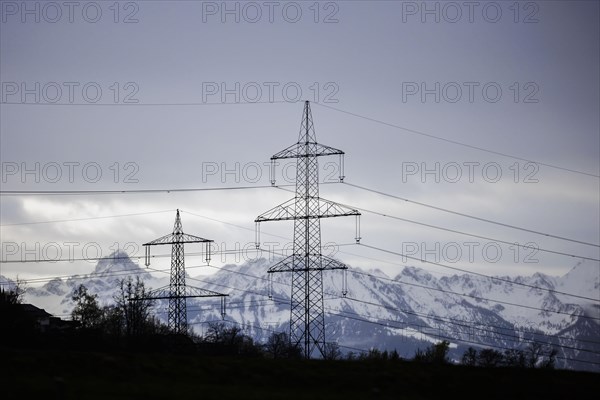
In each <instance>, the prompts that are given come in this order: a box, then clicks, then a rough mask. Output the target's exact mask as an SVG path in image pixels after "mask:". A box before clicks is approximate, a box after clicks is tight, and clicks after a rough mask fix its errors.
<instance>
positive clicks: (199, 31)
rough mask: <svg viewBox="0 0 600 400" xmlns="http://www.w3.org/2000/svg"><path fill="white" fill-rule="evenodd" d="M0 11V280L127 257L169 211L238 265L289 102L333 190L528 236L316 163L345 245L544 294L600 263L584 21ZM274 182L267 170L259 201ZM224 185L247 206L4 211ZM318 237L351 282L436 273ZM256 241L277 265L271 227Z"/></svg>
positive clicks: (267, 12) (280, 237) (18, 5)
mask: <svg viewBox="0 0 600 400" xmlns="http://www.w3.org/2000/svg"><path fill="white" fill-rule="evenodd" d="M0 3H1V6H2V15H1V18H2V19H1V23H0V81H1V83H2V88H1V89H2V92H1V96H2V98H1V104H0V156H1V162H2V183H1V184H2V192H3V193H2V196H1V197H0V205H1V214H0V216H1V219H2V223H1V224H2V227H1V231H0V233H1V243H2V263H1V264H0V267H1V271H0V273H1V274H2V275H4V276H6V277H9V278H12V279H14V278H15V277H16V276H17V275H18V276H19V277H21V278H23V279H33V278H40V277H52V276H65V275H72V274H81V273H87V272H90V271H92V270H93V267H94V265H95V262H85V261H83V262H82V261H73V262H68V261H67V262H56V263H48V262H44V263H17V262H15V261H19V260H23V259H27V260H33V259H41V260H44V259H46V260H47V259H50V258H54V257H56V254H57V253H56V252H57V251H58V252H59V253H60V254H61V257H62V258H69V257H73V258H85V257H95V256H97V255H108V254H110V252H111V251H112V250H114V249H115V248H117V247H120V248H125V250H127V251H128V252H129V253H130V254H131V255H132V256H140V255H142V254H143V251H142V249H141V247H140V246H141V244H142V243H145V242H147V241H150V240H152V239H155V238H157V237H159V236H162V235H164V234H167V233H169V232H171V230H172V224H173V220H174V216H175V209H177V208H179V209H181V210H182V211H183V212H182V218H183V227H184V231H186V232H187V233H190V234H194V235H198V236H202V237H206V238H210V239H213V240H215V243H216V245H217V247H218V248H219V249H221V250H222V249H223V247H226V248H227V249H234V248H236V246H237V247H239V248H241V249H244V248H248V249H251V248H252V247H253V242H254V223H253V221H254V218H255V217H256V216H258V215H259V214H261V213H263V212H264V211H267V210H268V209H270V208H272V207H274V206H275V205H277V204H279V203H281V202H283V201H285V200H287V199H288V198H290V197H291V196H292V194H291V193H289V192H286V191H284V190H281V189H277V188H268V187H266V188H265V187H262V186H268V185H270V182H269V168H268V166H267V165H268V164H267V163H268V162H269V158H270V157H271V155H273V154H275V153H276V152H278V151H280V150H282V149H283V148H285V147H287V146H289V145H291V144H292V143H294V142H295V141H296V140H297V137H298V131H299V128H300V121H301V115H302V108H303V104H302V101H303V100H309V101H311V102H312V104H311V108H312V115H313V119H314V123H315V129H316V134H317V139H318V141H319V142H320V143H323V144H326V145H329V146H332V147H335V148H339V149H342V150H343V151H345V152H346V158H345V182H347V183H349V184H354V185H358V186H362V187H366V188H369V189H373V190H377V191H380V192H383V193H386V194H390V195H394V196H398V197H401V198H406V199H410V200H413V201H416V202H421V203H425V204H427V205H431V206H435V207H438V208H443V209H448V210H452V211H455V212H457V213H461V214H468V215H470V216H475V217H478V218H482V219H487V220H492V221H496V222H500V223H502V224H506V225H512V226H518V227H521V228H525V229H527V230H530V231H536V232H541V233H545V234H547V235H540V234H536V233H533V232H526V231H524V230H517V229H512V228H510V227H507V226H501V225H498V224H493V223H489V222H485V221H482V220H480V219H474V218H469V217H466V216H464V215H458V214H452V213H448V212H444V211H440V210H436V209H433V208H430V207H425V206H423V205H419V204H415V203H410V202H405V201H402V200H399V199H397V198H392V197H389V196H384V195H381V194H377V193H374V192H369V191H366V190H363V189H360V188H357V187H355V186H350V185H345V184H333V183H332V182H333V181H335V178H336V177H337V176H338V175H339V169H338V166H337V162H338V160H337V158H331V159H325V158H323V159H320V160H319V161H320V169H321V171H320V178H321V181H324V182H327V184H326V185H321V195H322V196H323V197H324V198H327V199H330V200H334V201H338V202H340V203H344V204H347V205H351V206H353V207H358V208H360V209H364V210H369V211H373V212H376V213H371V212H367V211H363V216H362V219H361V236H362V243H364V244H366V245H370V246H376V247H379V248H382V249H385V250H389V251H392V252H396V253H404V254H408V255H411V256H412V257H416V258H425V259H427V260H429V261H438V262H439V263H440V264H443V265H447V266H452V267H456V268H461V269H467V270H470V271H477V272H479V273H485V274H490V275H511V276H514V275H524V274H532V273H534V272H536V271H539V272H544V273H548V274H551V275H562V274H564V273H566V272H567V271H568V270H569V269H570V268H572V267H573V266H574V265H575V264H576V263H577V262H578V261H580V258H581V257H587V258H592V259H598V258H600V251H599V247H598V243H599V242H600V228H599V226H600V206H599V204H600V198H599V197H600V180H599V177H598V176H599V175H600V164H599V163H600V162H599V160H600V154H599V153H600V133H599V132H600V126H599V124H600V122H599V111H598V110H599V109H600V100H599V87H600V82H599V73H598V71H599V70H600V62H599V49H600V45H599V37H600V29H599V20H600V18H599V13H600V12H599V3H598V2H597V1H536V2H518V3H515V2H513V1H496V2H484V1H481V2H479V1H478V2H462V1H460V2H410V1H332V2H325V1H323V2H314V1H306V2H305V1H297V2H286V1H283V2H279V1H275V2H262V1H258V2H245V1H244V2H234V1H228V2H220V1H219V2H203V1H173V2H171V1H121V2H115V1H95V2H87V1H81V2H74V3H69V2H61V1H57V2H46V1H25V2H22V1H19V2H11V1H4V0H3V1H1V2H0ZM300 92H301V93H300ZM557 167H558V168H557ZM293 171H294V165H293V164H289V163H283V164H282V165H280V166H279V168H278V170H277V183H278V184H293V183H294V176H293ZM239 186H260V187H261V188H256V189H245V190H219V191H190V192H177V191H172V192H170V193H123V194H98V193H87V194H77V195H73V194H70V195H63V194H61V195H56V194H36V195H31V194H17V195H15V194H9V193H7V192H9V191H21V192H22V191H48V190H49V191H74V190H84V191H88V190H89V191H98V190H123V191H128V190H129V191H130V190H140V189H185V188H231V187H239ZM287 189H293V188H291V187H288V188H287ZM129 214H139V215H129ZM381 214H385V215H387V216H382V215H381ZM123 215H125V216H123ZM117 216H119V217H117ZM390 216H393V217H398V218H401V219H403V220H400V219H397V218H396V219H394V218H390ZM96 217H111V218H96ZM86 218H94V219H86ZM80 219H86V220H80ZM78 220H79V221H78ZM407 220H410V221H413V222H409V221H407ZM49 221H64V222H51V223H50V222H49ZM39 222H49V223H39ZM414 222H417V223H418V224H416V223H414ZM33 223H35V224H33ZM423 224H428V225H435V226H437V227H442V228H444V229H445V230H442V229H435V228H432V227H431V226H425V225H423ZM321 226H322V240H323V243H332V245H331V246H330V247H328V250H327V253H328V254H335V256H336V257H337V258H339V259H340V260H342V261H344V262H346V263H347V264H349V265H351V266H357V267H361V268H380V269H382V270H383V271H385V272H386V273H389V274H391V275H394V274H396V273H398V272H399V271H400V269H401V268H402V266H403V265H417V266H420V267H422V268H426V269H428V270H430V271H432V272H435V273H440V274H451V273H454V271H452V270H450V269H447V268H444V267H441V266H437V265H432V264H427V263H421V262H419V261H415V260H413V259H403V258H402V257H400V256H398V255H394V254H391V253H386V252H382V251H379V250H374V249H371V248H368V247H365V246H357V245H350V244H352V243H354V237H355V221H354V220H353V219H352V218H337V219H325V220H322V222H321ZM449 230H453V231H460V232H463V233H470V234H474V235H477V236H480V237H484V238H488V239H482V238H477V237H473V236H467V235H464V234H460V233H456V232H450V231H449ZM262 232H263V235H262V241H263V242H270V243H267V244H266V245H267V246H271V247H272V248H274V249H275V250H276V251H281V250H282V248H283V247H284V246H285V244H287V243H289V241H290V240H291V235H292V225H291V223H285V222H277V223H276V222H270V223H265V224H263V226H262ZM269 234H272V235H274V236H269ZM548 235H553V236H558V237H561V238H563V239H559V238H556V237H551V236H548ZM284 238H286V239H284ZM564 238H568V239H571V240H564ZM503 242H510V243H518V244H519V245H526V244H527V243H529V244H531V245H532V246H536V247H539V248H541V249H545V250H551V251H552V252H554V253H552V252H545V251H535V250H530V249H526V248H522V247H518V246H509V245H506V244H505V243H503ZM581 242H585V243H587V244H584V243H581ZM590 244H592V245H590ZM340 245H341V246H340ZM161 250H165V249H161ZM199 250H200V249H199V248H198V249H195V248H193V247H192V246H189V247H186V251H188V252H190V253H192V252H195V251H199ZM498 251H499V252H500V254H497V252H498ZM457 252H459V253H460V254H459V253H457ZM556 252H559V253H567V254H571V255H574V256H575V257H571V256H566V255H560V254H556ZM165 253H168V252H165ZM263 255H264V256H268V254H263ZM255 256H256V254H255V253H254V252H252V251H250V250H249V251H248V252H246V253H243V255H242V257H241V258H238V259H236V258H235V256H234V255H233V254H229V255H227V256H225V255H219V254H217V255H215V256H214V257H213V263H214V264H215V265H217V266H219V265H222V264H224V263H233V262H239V261H243V259H244V258H246V259H248V258H252V257H255ZM201 263H202V261H201V258H199V257H193V256H192V257H188V259H186V264H187V265H188V266H192V265H200V264H201ZM586 264H587V265H588V266H589V267H590V268H595V269H597V270H598V268H599V263H598V262H597V261H593V260H587V261H586ZM157 266H159V267H160V266H162V267H165V268H168V266H169V261H168V258H165V259H161V260H159V261H157ZM197 271H198V270H196V271H195V272H197ZM210 271H212V270H211V269H206V272H207V273H209V272H210Z"/></svg>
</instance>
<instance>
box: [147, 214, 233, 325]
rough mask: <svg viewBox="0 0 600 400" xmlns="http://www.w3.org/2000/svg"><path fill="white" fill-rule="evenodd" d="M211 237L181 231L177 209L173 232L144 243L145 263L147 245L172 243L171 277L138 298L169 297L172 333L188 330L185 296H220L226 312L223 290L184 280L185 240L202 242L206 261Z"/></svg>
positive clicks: (148, 246) (148, 260) (148, 247)
mask: <svg viewBox="0 0 600 400" xmlns="http://www.w3.org/2000/svg"><path fill="white" fill-rule="evenodd" d="M211 242H213V241H212V240H210V239H204V238H201V237H199V236H194V235H188V234H186V233H183V228H182V225H181V217H180V216H179V210H177V216H176V217H175V225H174V226H173V233H170V234H168V235H165V236H163V237H160V238H158V239H156V240H153V241H151V242H148V243H144V246H146V257H145V258H146V259H145V262H146V266H149V265H150V246H156V245H164V244H170V245H172V246H171V279H170V281H169V286H165V287H162V288H158V289H155V290H152V291H151V292H150V294H149V296H148V297H147V298H145V299H137V300H146V299H152V300H160V299H166V300H169V324H168V325H169V330H170V331H171V332H174V333H182V334H185V333H188V324H187V307H186V299H187V298H192V297H221V315H222V316H225V297H226V296H228V295H226V294H222V293H217V292H213V291H212V290H206V289H199V288H196V287H193V286H187V285H186V284H185V263H184V249H183V244H184V243H204V244H205V254H206V263H207V264H209V263H210V243H211Z"/></svg>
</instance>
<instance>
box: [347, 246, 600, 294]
mask: <svg viewBox="0 0 600 400" xmlns="http://www.w3.org/2000/svg"><path fill="white" fill-rule="evenodd" d="M357 245H358V246H364V247H367V248H370V249H373V250H378V251H381V252H384V253H389V254H393V255H396V256H400V257H406V258H410V259H411V260H415V261H421V262H424V263H428V264H432V265H437V266H438V267H442V268H448V269H451V270H455V271H460V272H464V273H467V274H471V275H477V276H481V277H484V278H488V279H491V280H494V281H500V282H505V283H510V284H511V285H518V286H524V287H528V288H531V289H538V290H543V291H547V292H549V293H556V294H562V295H565V296H571V297H576V298H579V299H584V300H590V301H593V302H600V300H598V299H593V298H591V297H585V296H579V295H576V294H572V293H566V292H561V291H558V290H554V289H547V288H543V287H539V286H535V285H528V284H526V283H521V282H515V281H512V280H510V279H506V278H500V277H495V276H489V275H485V274H482V273H479V272H474V271H469V270H466V269H461V268H457V267H451V266H449V265H445V264H441V263H437V262H434V261H427V260H424V259H421V258H418V257H412V256H409V255H406V254H402V253H398V252H395V251H392V250H386V249H382V248H380V247H376V246H371V245H368V244H364V243H358V244H357Z"/></svg>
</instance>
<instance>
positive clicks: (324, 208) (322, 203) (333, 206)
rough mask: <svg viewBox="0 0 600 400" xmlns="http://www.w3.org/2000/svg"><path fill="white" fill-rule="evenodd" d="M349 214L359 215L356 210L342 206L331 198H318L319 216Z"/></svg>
mask: <svg viewBox="0 0 600 400" xmlns="http://www.w3.org/2000/svg"><path fill="white" fill-rule="evenodd" d="M349 215H360V213H359V212H358V210H355V209H352V208H349V207H346V206H343V205H341V204H338V203H336V202H334V201H331V200H325V199H323V198H319V215H318V217H319V218H328V217H346V216H349Z"/></svg>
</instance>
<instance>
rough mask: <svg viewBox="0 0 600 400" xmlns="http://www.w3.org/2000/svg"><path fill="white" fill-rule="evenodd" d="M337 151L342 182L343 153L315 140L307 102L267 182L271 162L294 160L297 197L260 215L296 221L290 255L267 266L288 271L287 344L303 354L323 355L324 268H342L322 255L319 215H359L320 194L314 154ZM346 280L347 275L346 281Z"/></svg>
mask: <svg viewBox="0 0 600 400" xmlns="http://www.w3.org/2000/svg"><path fill="white" fill-rule="evenodd" d="M330 155H339V157H340V181H343V179H344V176H343V158H342V157H343V155H344V152H343V151H341V150H338V149H334V148H333V147H329V146H324V145H322V144H319V143H317V139H316V134H315V130H314V126H313V120H312V115H311V111H310V103H309V102H308V101H306V102H305V103H304V111H303V115H302V124H301V127H300V134H299V136H298V142H297V143H295V144H293V145H291V146H289V147H287V148H286V149H284V150H282V151H280V152H279V153H276V154H275V155H273V157H271V173H272V177H271V183H272V184H275V180H274V166H275V160H279V159H286V158H296V159H297V161H296V195H295V197H294V198H292V199H291V200H289V201H286V202H285V203H283V204H281V205H279V206H277V207H275V208H273V209H271V210H269V211H267V212H265V213H263V214H261V215H259V216H258V217H257V218H256V219H255V222H256V225H257V240H256V242H257V247H259V246H260V244H259V241H260V239H259V237H258V236H259V232H260V227H259V224H260V223H261V222H266V221H286V220H293V221H294V246H293V254H292V255H290V256H288V257H287V258H285V259H283V260H281V261H280V262H278V263H276V264H275V265H273V266H272V267H271V268H269V270H268V273H270V274H271V273H277V272H291V273H292V293H291V307H290V308H291V314H290V342H291V345H293V346H299V347H300V348H301V349H302V350H303V353H304V357H305V358H311V356H313V355H316V356H318V355H319V354H320V355H321V357H324V356H325V314H324V308H323V271H324V270H332V269H342V270H346V269H348V267H347V266H346V265H344V264H343V263H341V262H339V261H337V260H334V259H332V258H329V257H326V256H324V255H323V254H321V222H320V221H321V218H330V217H342V216H349V215H355V216H357V235H356V241H357V242H358V241H359V240H360V238H359V233H358V226H359V225H358V216H359V215H360V213H359V212H358V211H357V210H353V209H349V208H347V207H345V206H342V205H340V204H337V203H334V202H332V201H329V200H325V199H323V198H320V197H319V164H318V161H317V158H318V157H322V156H330ZM344 281H345V279H344Z"/></svg>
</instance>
